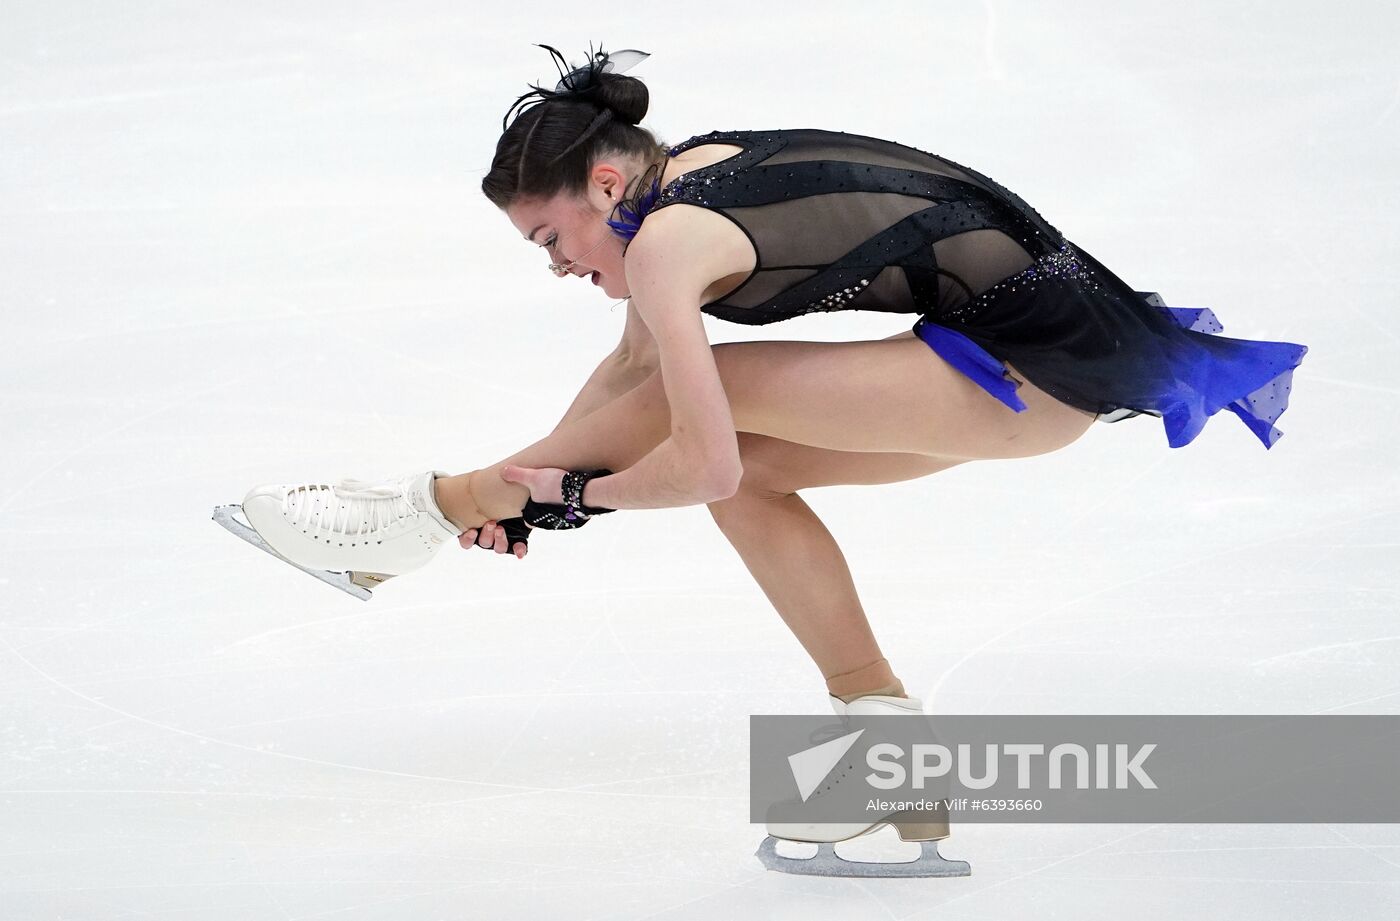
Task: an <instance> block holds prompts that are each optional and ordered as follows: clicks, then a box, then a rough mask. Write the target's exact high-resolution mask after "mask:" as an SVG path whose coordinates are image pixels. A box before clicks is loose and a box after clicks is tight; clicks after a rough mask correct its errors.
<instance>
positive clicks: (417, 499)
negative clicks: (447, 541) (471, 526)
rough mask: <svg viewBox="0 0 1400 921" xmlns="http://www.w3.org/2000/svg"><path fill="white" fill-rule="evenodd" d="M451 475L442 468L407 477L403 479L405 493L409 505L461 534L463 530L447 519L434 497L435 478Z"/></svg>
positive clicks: (455, 532) (444, 526)
mask: <svg viewBox="0 0 1400 921" xmlns="http://www.w3.org/2000/svg"><path fill="white" fill-rule="evenodd" d="M449 475H450V474H447V473H444V472H443V471H441V470H429V471H428V472H426V473H420V474H416V475H413V476H410V477H407V478H406V479H405V480H404V481H403V491H404V492H403V494H404V498H405V499H407V500H408V504H409V505H412V506H413V507H414V508H415V509H417V510H418V511H420V512H426V513H428V514H429V515H432V516H433V519H434V520H435V521H437V523H438V524H440V525H442V526H443V528H445V529H446V530H448V531H451V532H452V533H453V534H460V533H461V532H460V531H459V530H458V529H457V528H455V527H453V526H452V522H450V521H448V520H447V516H446V515H444V514H443V513H442V509H440V508H438V504H437V500H436V499H435V498H434V497H433V480H435V479H437V478H438V477H440V476H449Z"/></svg>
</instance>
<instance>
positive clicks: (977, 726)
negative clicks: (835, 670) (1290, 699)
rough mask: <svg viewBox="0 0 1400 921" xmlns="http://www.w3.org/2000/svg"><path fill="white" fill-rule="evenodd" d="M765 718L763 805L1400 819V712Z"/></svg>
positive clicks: (1001, 814) (781, 808) (1035, 816)
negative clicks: (1397, 771)
mask: <svg viewBox="0 0 1400 921" xmlns="http://www.w3.org/2000/svg"><path fill="white" fill-rule="evenodd" d="M751 729H752V733H751V736H750V746H749V756H750V772H749V781H750V783H749V789H750V815H751V817H752V820H753V821H768V822H779V823H786V822H818V823H821V822H851V821H856V820H857V819H862V818H864V817H865V816H866V815H868V814H869V813H871V812H878V811H881V810H884V811H886V812H890V811H895V810H899V811H919V812H924V813H925V814H931V813H937V812H939V811H945V810H946V811H951V812H955V813H958V814H957V815H956V816H955V819H956V820H957V821H967V820H969V819H973V820H975V819H976V818H977V817H978V816H981V817H982V818H983V820H984V821H1005V820H1007V818H1008V816H1009V815H1010V814H1013V813H1018V812H1019V813H1022V817H1014V816H1013V817H1012V818H1013V820H1016V821H1034V822H1400V784H1396V783H1395V782H1394V767H1395V765H1396V764H1398V763H1400V717H1394V716H1360V717H1358V716H1335V715H1329V716H1325V717H1323V716H1314V715H1304V716H1159V715H1109V716H977V717H964V716H917V715H911V716H902V715H901V716H895V715H891V716H878V717H863V716H862V717H854V716H846V717H843V718H842V720H841V722H840V723H839V724H834V723H833V722H832V720H831V718H830V717H798V716H757V717H753V718H752V720H751ZM833 735H835V736H836V737H835V738H832V736H833ZM822 739H828V740H829V741H820V740H822ZM818 741H820V744H813V743H814V742H818Z"/></svg>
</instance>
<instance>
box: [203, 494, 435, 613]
mask: <svg viewBox="0 0 1400 921" xmlns="http://www.w3.org/2000/svg"><path fill="white" fill-rule="evenodd" d="M440 476H449V474H447V473H444V472H443V471H441V470H430V471H428V472H426V473H415V474H409V475H407V476H402V477H396V478H392V479H388V480H384V481H381V482H377V483H371V482H365V481H362V480H342V481H341V482H340V484H339V485H337V486H330V485H327V484H324V483H293V484H278V485H269V486H255V487H253V489H252V490H250V491H249V492H248V495H247V496H245V497H244V499H243V504H242V505H221V506H218V507H217V508H215V509H214V520H215V521H217V522H218V523H219V524H221V525H223V526H224V527H225V528H228V529H229V530H230V531H232V532H233V533H234V534H237V535H238V536H239V537H241V538H243V539H244V540H246V541H247V542H248V543H250V544H252V545H253V546H255V547H258V548H260V549H262V550H266V551H267V552H268V553H271V554H272V555H273V556H275V557H278V558H280V559H282V560H284V561H285V562H288V563H290V564H292V565H293V566H295V567H296V568H297V569H300V570H301V571H302V572H305V573H308V574H310V575H313V576H315V577H316V578H318V579H320V580H321V581H323V582H328V583H330V584H331V585H334V586H335V587H336V588H338V589H340V590H342V591H345V592H349V593H350V594H351V595H354V596H355V597H356V598H359V599H361V600H364V601H368V600H369V598H370V589H371V588H373V587H375V586H376V585H379V584H380V583H381V582H383V581H385V580H386V579H391V578H393V577H394V576H398V575H402V574H403V573H406V572H412V571H413V570H415V569H418V568H419V567H421V566H424V565H426V564H427V563H428V561H429V560H431V559H432V558H433V557H434V556H435V555H436V554H437V552H438V551H439V550H440V549H442V547H443V546H444V545H446V544H450V543H454V542H455V541H456V538H457V535H458V534H459V533H461V532H460V531H458V529H457V528H455V527H453V526H452V523H451V522H449V521H448V520H447V517H446V516H445V515H443V514H442V510H441V509H439V508H438V505H437V501H436V499H435V498H434V495H433V480H435V479H436V478H437V477H440ZM240 515H241V516H242V517H243V519H245V520H240V517H239V516H240Z"/></svg>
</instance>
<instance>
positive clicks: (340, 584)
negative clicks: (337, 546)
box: [213, 505, 393, 601]
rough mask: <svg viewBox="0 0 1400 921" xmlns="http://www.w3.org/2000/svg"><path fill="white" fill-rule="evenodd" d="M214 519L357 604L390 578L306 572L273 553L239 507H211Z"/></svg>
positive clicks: (371, 573)
mask: <svg viewBox="0 0 1400 921" xmlns="http://www.w3.org/2000/svg"><path fill="white" fill-rule="evenodd" d="M213 517H214V520H215V521H217V522H218V523H219V524H221V525H223V526H224V527H225V528H227V529H228V530H229V531H231V532H232V533H233V534H235V535H237V536H238V537H241V538H242V539H243V540H246V541H247V542H248V543H250V544H252V545H253V546H254V547H257V548H258V549H259V550H263V551H266V552H267V553H270V554H272V555H273V556H275V557H277V559H279V560H281V561H282V562H284V563H286V564H287V565H288V566H295V567H296V568H297V569H300V570H301V571H302V572H304V573H306V574H307V575H309V576H315V577H316V578H317V579H320V580H321V581H322V582H325V583H326V584H328V585H334V586H335V587H336V588H338V589H340V590H341V591H342V592H345V593H346V594H349V595H354V596H355V597H356V598H358V599H360V600H361V601H369V600H370V598H372V597H373V595H371V593H370V589H371V588H373V587H374V586H376V585H379V584H380V583H382V582H383V581H384V580H385V579H392V578H393V576H387V575H384V574H383V573H377V572H330V571H329V570H325V569H309V568H307V567H305V566H302V565H300V564H299V563H293V562H292V561H291V560H289V559H287V558H286V557H285V556H283V555H282V554H280V553H278V552H277V551H276V550H273V549H272V547H271V545H270V544H268V542H267V541H265V540H263V538H262V535H261V534H259V533H258V532H257V531H256V530H255V529H254V528H253V526H252V525H250V524H249V523H248V518H247V516H245V515H244V514H243V506H241V505H219V506H215V507H214V516H213Z"/></svg>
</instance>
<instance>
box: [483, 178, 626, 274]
mask: <svg viewBox="0 0 1400 921" xmlns="http://www.w3.org/2000/svg"><path fill="white" fill-rule="evenodd" d="M624 169H626V167H625V166H618V165H614V164H611V163H606V162H600V163H598V164H596V165H595V166H594V167H593V170H592V172H591V173H590V174H589V182H588V189H587V192H586V194H585V195H584V197H582V198H574V197H570V196H568V195H563V194H560V195H556V196H554V198H551V199H549V200H548V201H540V200H538V199H536V200H528V201H520V202H516V203H515V204H513V205H511V206H510V207H509V208H507V209H506V216H507V217H509V218H510V222H511V223H512V224H514V225H515V229H516V230H518V231H520V235H521V236H522V237H525V238H526V239H527V240H529V241H530V242H531V243H533V244H535V245H536V246H539V247H542V248H543V249H544V254H545V262H546V264H547V263H550V262H552V263H556V264H559V265H563V266H564V267H565V269H566V272H567V274H565V275H564V276H563V277H564V278H581V279H583V281H584V283H585V284H589V285H590V286H591V285H592V280H593V277H594V274H595V273H596V275H597V279H598V284H597V287H599V288H601V289H602V290H603V293H605V294H607V295H608V296H609V297H614V298H617V297H627V296H628V293H629V292H628V288H627V275H626V273H625V272H624V271H623V262H622V249H623V240H622V238H621V237H619V236H618V235H617V234H616V233H614V232H613V230H612V228H611V227H609V226H608V225H607V224H606V223H604V221H605V220H606V219H607V218H609V217H614V214H613V209H614V207H615V206H616V205H617V203H618V201H619V200H620V199H621V198H622V196H623V195H624V194H625V192H624V190H625V189H626V188H627V178H628V176H630V172H628V173H624Z"/></svg>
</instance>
